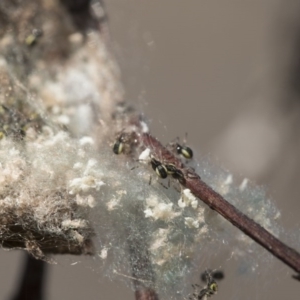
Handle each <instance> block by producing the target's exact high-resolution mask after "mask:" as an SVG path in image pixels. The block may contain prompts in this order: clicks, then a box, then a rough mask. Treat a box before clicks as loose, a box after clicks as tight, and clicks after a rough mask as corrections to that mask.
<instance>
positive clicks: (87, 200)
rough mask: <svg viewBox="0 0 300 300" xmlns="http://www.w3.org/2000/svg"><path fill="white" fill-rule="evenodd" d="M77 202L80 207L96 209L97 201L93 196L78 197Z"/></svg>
mask: <svg viewBox="0 0 300 300" xmlns="http://www.w3.org/2000/svg"><path fill="white" fill-rule="evenodd" d="M75 202H76V204H77V205H79V206H83V207H91V208H93V207H95V206H96V201H95V198H94V197H93V196H92V195H88V196H87V197H81V196H80V195H78V194H77V195H76V198H75Z"/></svg>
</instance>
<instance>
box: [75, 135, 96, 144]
mask: <svg viewBox="0 0 300 300" xmlns="http://www.w3.org/2000/svg"><path fill="white" fill-rule="evenodd" d="M94 144H95V142H94V140H93V139H92V138H91V137H90V136H84V137H83V138H81V139H80V140H79V145H80V146H86V145H94Z"/></svg>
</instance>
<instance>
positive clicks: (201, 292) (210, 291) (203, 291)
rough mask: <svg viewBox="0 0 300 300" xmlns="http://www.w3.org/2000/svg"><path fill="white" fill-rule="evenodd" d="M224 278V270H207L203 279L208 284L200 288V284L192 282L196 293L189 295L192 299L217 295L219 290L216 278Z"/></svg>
mask: <svg viewBox="0 0 300 300" xmlns="http://www.w3.org/2000/svg"><path fill="white" fill-rule="evenodd" d="M223 278H224V273H223V272H222V271H210V270H206V271H205V272H204V273H203V274H202V275H201V279H202V281H204V282H206V286H204V287H203V288H200V286H199V285H198V284H192V287H193V288H194V293H193V294H192V296H190V297H189V299H190V300H201V299H203V300H205V299H207V298H208V297H211V296H213V295H215V294H216V293H217V291H218V284H217V282H216V280H221V279H223Z"/></svg>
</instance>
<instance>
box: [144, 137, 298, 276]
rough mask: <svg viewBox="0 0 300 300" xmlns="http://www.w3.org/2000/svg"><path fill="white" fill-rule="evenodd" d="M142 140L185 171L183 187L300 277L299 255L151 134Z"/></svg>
mask: <svg viewBox="0 0 300 300" xmlns="http://www.w3.org/2000/svg"><path fill="white" fill-rule="evenodd" d="M138 138H139V143H141V144H143V145H144V146H146V147H148V148H150V149H151V153H152V154H153V155H154V156H155V157H160V159H161V160H162V161H164V162H168V163H172V164H174V165H175V166H176V167H177V168H178V169H179V170H180V171H182V173H183V174H184V178H185V180H184V181H183V182H181V183H182V185H183V186H185V187H186V188H188V189H190V190H191V192H192V193H193V194H194V195H195V196H197V197H198V198H199V199H201V200H202V201H203V202H204V203H205V204H207V205H208V206H209V207H210V208H211V209H213V210H215V211H216V212H218V213H219V214H220V215H222V216H223V217H224V218H225V219H226V220H228V221H229V222H230V223H232V224H233V225H234V226H236V227H237V228H239V229H240V230H241V231H242V232H243V233H245V234H246V235H248V236H249V237H250V238H252V239H253V240H254V241H256V242H257V243H258V244H260V245H261V246H262V247H264V248H265V249H266V250H268V251H269V252H270V253H272V254H273V255H274V256H276V257H277V258H279V259H280V260H281V261H282V262H284V263H285V264H286V265H288V266H290V267H291V268H292V269H293V270H295V271H296V272H297V273H300V254H299V253H298V252H297V251H295V250H294V249H292V248H290V247H288V246H287V245H285V244H284V243H283V242H281V241H280V240H279V239H277V238H276V237H275V236H273V235H272V234H271V233H269V232H268V231H267V230H266V229H264V228H263V227H262V226H260V225H259V224H257V223H256V222H254V221H253V220H252V219H250V218H249V217H247V216H246V215H244V214H243V213H242V212H240V211H239V210H238V209H236V208H235V207H234V206H233V205H231V204H230V203H229V202H227V201H226V200H225V199H224V198H223V197H222V196H221V195H220V194H218V193H217V192H215V191H214V190H213V189H212V188H211V187H209V186H208V185H207V184H206V183H205V182H203V181H202V180H201V179H200V177H199V175H198V174H196V173H195V172H194V170H192V169H190V168H187V167H186V166H185V165H184V164H183V163H182V162H181V161H180V160H179V159H178V158H177V157H175V156H174V155H173V154H172V153H171V152H170V151H169V150H168V149H166V148H165V147H164V146H163V145H162V144H161V143H160V142H159V141H158V140H157V139H155V138H154V137H153V136H151V135H150V134H148V133H143V134H141V135H139V136H138Z"/></svg>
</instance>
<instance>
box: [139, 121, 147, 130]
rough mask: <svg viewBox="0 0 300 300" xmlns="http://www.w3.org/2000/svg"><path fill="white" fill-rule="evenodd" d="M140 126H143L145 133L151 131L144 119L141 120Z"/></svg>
mask: <svg viewBox="0 0 300 300" xmlns="http://www.w3.org/2000/svg"><path fill="white" fill-rule="evenodd" d="M140 126H141V127H142V132H143V133H148V132H149V127H148V125H147V124H146V123H145V122H144V121H140Z"/></svg>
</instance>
